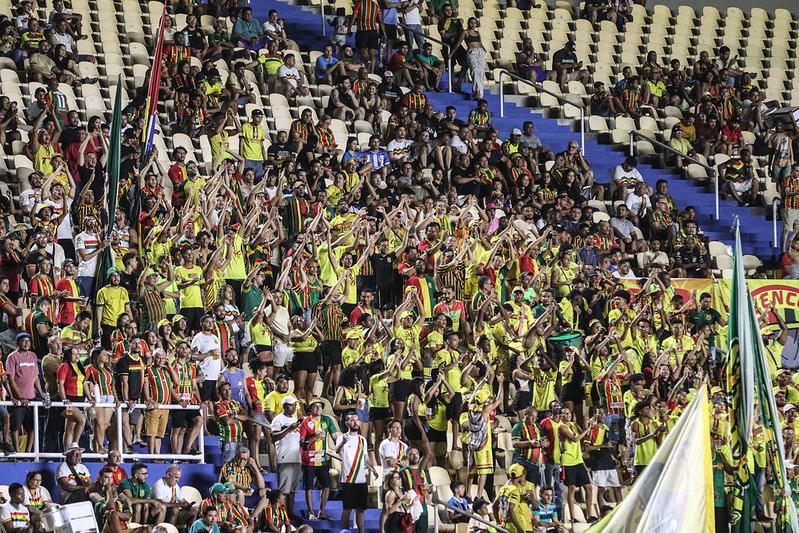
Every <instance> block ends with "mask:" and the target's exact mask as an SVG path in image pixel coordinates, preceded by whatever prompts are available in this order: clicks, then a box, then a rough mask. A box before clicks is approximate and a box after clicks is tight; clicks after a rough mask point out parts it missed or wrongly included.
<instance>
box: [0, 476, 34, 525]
mask: <svg viewBox="0 0 799 533" xmlns="http://www.w3.org/2000/svg"><path fill="white" fill-rule="evenodd" d="M8 498H9V500H8V503H6V504H5V505H3V506H2V507H0V522H2V523H3V529H4V530H5V532H6V533H32V529H31V524H30V522H31V515H30V511H28V508H27V507H26V506H25V490H24V489H23V488H22V485H20V484H19V483H12V484H11V485H9V486H8Z"/></svg>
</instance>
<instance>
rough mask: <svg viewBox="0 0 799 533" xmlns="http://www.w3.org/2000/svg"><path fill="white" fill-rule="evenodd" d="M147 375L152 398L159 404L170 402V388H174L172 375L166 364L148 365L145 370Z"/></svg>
mask: <svg viewBox="0 0 799 533" xmlns="http://www.w3.org/2000/svg"><path fill="white" fill-rule="evenodd" d="M145 376H146V377H147V387H148V388H149V391H150V399H151V400H152V401H153V402H155V403H157V404H165V403H169V401H170V399H171V395H170V392H169V390H170V389H171V388H172V377H171V376H170V374H169V370H168V369H167V367H165V366H159V367H156V366H148V367H147V370H146V371H145Z"/></svg>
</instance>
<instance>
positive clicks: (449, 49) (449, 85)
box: [323, 0, 452, 93]
mask: <svg viewBox="0 0 799 533" xmlns="http://www.w3.org/2000/svg"><path fill="white" fill-rule="evenodd" d="M323 1H324V0H323ZM399 27H400V28H403V29H406V30H408V31H409V32H411V33H421V34H422V35H424V38H425V39H426V40H428V41H432V42H434V43H438V44H440V45H441V46H442V47H446V48H447V92H448V93H451V92H452V58H451V57H450V55H451V54H452V47H451V46H450V45H448V44H447V43H445V42H444V41H441V40H439V39H436V38H435V37H431V36H430V35H428V34H427V33H426V32H424V31H421V32H420V31H419V30H417V29H414V28H411V27H408V26H406V25H405V24H399ZM410 45H411V43H408V46H410Z"/></svg>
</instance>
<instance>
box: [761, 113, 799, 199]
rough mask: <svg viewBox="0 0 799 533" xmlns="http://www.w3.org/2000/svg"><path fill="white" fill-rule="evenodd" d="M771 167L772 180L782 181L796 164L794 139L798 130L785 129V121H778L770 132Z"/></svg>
mask: <svg viewBox="0 0 799 533" xmlns="http://www.w3.org/2000/svg"><path fill="white" fill-rule="evenodd" d="M769 133H770V134H771V137H770V138H769V141H768V143H769V148H770V149H771V153H770V154H769V167H770V168H771V181H772V182H774V183H782V180H783V179H785V178H787V177H788V175H789V174H790V173H791V171H792V167H793V164H794V157H793V141H794V140H795V139H796V131H792V132H787V131H785V123H784V122H783V121H781V120H780V121H777V123H776V124H775V125H774V130H772V131H770V132H769Z"/></svg>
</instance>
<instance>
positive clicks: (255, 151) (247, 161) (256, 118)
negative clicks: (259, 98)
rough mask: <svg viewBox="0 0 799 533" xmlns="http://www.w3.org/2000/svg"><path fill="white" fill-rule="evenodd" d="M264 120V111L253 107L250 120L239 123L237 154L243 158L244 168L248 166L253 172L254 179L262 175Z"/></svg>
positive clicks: (264, 139)
mask: <svg viewBox="0 0 799 533" xmlns="http://www.w3.org/2000/svg"><path fill="white" fill-rule="evenodd" d="M263 120H264V112H263V111H262V110H261V109H253V110H252V113H251V114H250V121H249V122H245V123H244V124H242V125H241V132H240V133H239V154H240V155H241V157H243V158H244V168H250V169H252V171H253V172H254V173H255V179H256V181H258V180H260V179H261V178H262V177H263V175H264V166H263V165H264V160H265V159H266V154H265V152H264V143H265V141H266V129H265V128H264V126H263V125H262V124H261V123H262V122H263Z"/></svg>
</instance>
